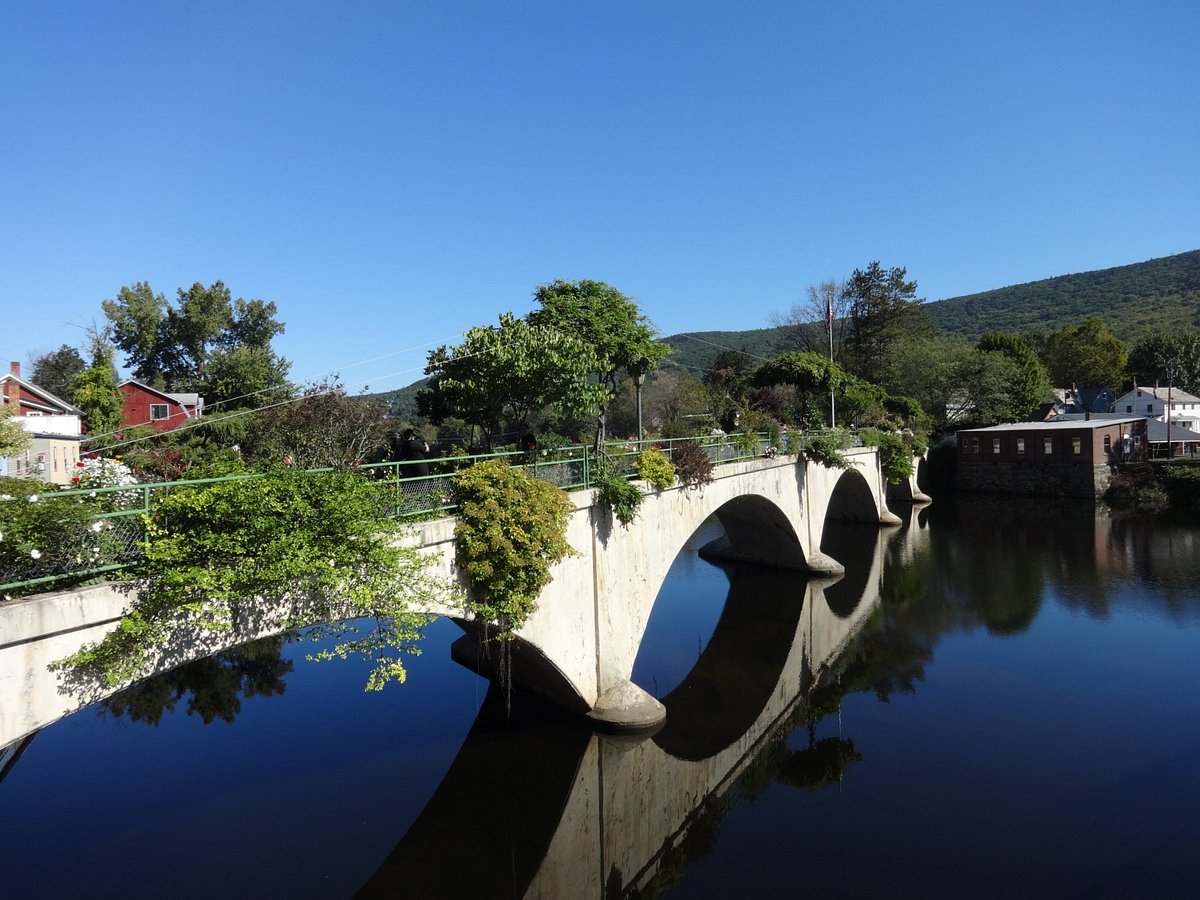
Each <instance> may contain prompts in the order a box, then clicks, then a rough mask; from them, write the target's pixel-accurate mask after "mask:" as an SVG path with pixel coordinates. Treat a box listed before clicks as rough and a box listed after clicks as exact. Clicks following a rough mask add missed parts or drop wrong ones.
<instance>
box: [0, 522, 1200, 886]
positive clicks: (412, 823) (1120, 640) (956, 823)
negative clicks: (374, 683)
mask: <svg viewBox="0 0 1200 900" xmlns="http://www.w3.org/2000/svg"><path fill="white" fill-rule="evenodd" d="M824 549H825V550H826V552H828V553H830V554H831V555H832V556H834V557H835V558H837V559H839V560H842V561H844V562H846V563H847V570H848V571H847V577H846V579H845V580H843V581H842V582H839V583H838V584H835V585H826V584H821V585H817V586H814V585H810V584H808V583H806V582H805V581H804V580H803V579H799V578H797V577H795V576H794V575H790V574H786V573H778V572H764V571H762V570H751V569H729V570H723V569H720V568H716V567H714V566H711V565H709V564H707V563H704V562H702V561H700V560H698V559H697V558H696V556H695V554H694V553H691V552H684V553H681V555H680V557H679V559H678V560H677V561H676V564H675V567H674V568H673V569H672V573H671V576H670V577H669V579H668V581H667V583H666V584H665V585H664V587H663V589H662V592H661V594H660V599H659V602H658V604H657V605H656V607H655V610H654V614H653V617H652V619H651V622H650V625H649V628H648V630H647V637H646V642H645V643H644V645H643V650H642V652H641V654H640V656H639V658H638V662H637V665H636V667H635V672H634V680H635V681H636V682H637V683H638V684H640V685H642V686H643V687H645V688H646V689H647V690H649V691H651V692H652V693H654V694H655V695H656V696H659V697H662V698H664V702H666V704H667V707H668V724H667V726H666V727H665V728H664V729H663V731H662V732H660V733H659V734H658V735H655V736H654V738H652V739H649V740H647V741H643V742H641V743H638V744H630V745H623V744H622V743H620V742H615V741H609V740H607V739H599V738H596V737H594V736H593V735H592V734H591V733H590V732H589V731H588V730H587V729H585V728H582V727H581V726H580V725H579V724H578V723H576V722H574V721H563V720H562V719H561V718H559V717H558V716H556V715H555V714H553V712H552V711H546V710H543V709H539V708H538V707H537V706H536V705H534V704H527V703H521V702H519V701H518V702H517V703H516V707H515V709H514V710H513V713H512V718H511V719H509V718H508V713H507V712H506V710H505V703H504V698H503V697H502V696H499V695H498V693H497V692H495V691H490V690H489V686H488V683H487V682H486V681H484V680H482V679H480V678H478V677H477V676H476V675H474V674H472V673H471V672H469V671H467V670H466V669H464V668H462V667H460V666H458V665H456V664H455V663H453V662H451V661H450V659H449V651H448V647H449V643H450V642H451V641H452V640H453V639H454V638H456V637H457V636H458V635H459V634H460V632H459V631H458V629H457V628H456V627H455V626H454V625H453V624H452V623H450V622H448V621H444V620H443V621H438V622H435V623H433V624H432V625H431V626H430V627H429V629H428V632H427V636H426V638H425V641H424V651H425V652H424V653H423V654H422V655H421V656H419V657H416V658H413V659H411V660H410V661H409V664H408V668H409V673H410V674H409V680H408V683H407V684H405V685H402V686H391V687H389V688H387V689H386V690H384V691H383V692H381V693H364V692H363V690H362V685H363V683H364V681H365V678H366V671H365V669H364V667H362V666H360V665H357V664H354V663H351V662H346V663H309V662H306V661H305V659H304V655H305V653H306V652H310V651H311V646H310V645H307V644H304V643H298V642H295V641H292V640H290V639H288V638H286V637H280V638H276V639H268V640H266V641H261V642H257V643H255V644H253V645H248V646H247V647H245V648H241V649H239V650H237V651H231V652H229V653H226V654H223V655H221V656H218V657H215V658H213V659H210V660H205V661H202V662H200V663H197V664H193V665H192V666H189V667H184V668H182V669H179V670H176V671H175V672H172V673H167V675H165V676H161V677H159V678H157V679H153V680H151V681H150V682H147V683H145V684H143V685H140V686H138V687H137V688H135V689H134V690H132V691H129V692H126V693H125V694H123V695H118V696H117V697H114V698H112V699H111V700H110V701H108V702H107V703H105V704H101V705H99V706H96V707H91V708H89V709H86V710H83V711H82V712H80V713H78V714H76V715H73V716H71V717H69V718H67V719H64V720H62V721H60V722H58V723H56V724H54V725H52V726H50V727H48V728H45V729H43V730H42V731H41V732H39V733H38V734H36V735H35V736H34V737H33V739H32V740H31V741H30V742H29V743H28V745H27V746H25V747H24V749H23V752H22V753H21V755H20V756H19V757H17V758H16V759H15V761H14V760H11V759H10V761H9V763H8V764H7V768H6V769H5V770H4V774H3V777H2V780H0V840H2V842H3V843H2V844H0V896H4V897H184V896H186V897H193V896H231V897H242V896H258V897H344V896H351V895H354V894H355V893H356V892H360V891H361V892H362V893H364V894H366V895H382V896H399V895H404V896H410V897H426V896H471V897H487V896H523V895H537V896H563V897H569V896H595V897H603V896H620V895H622V894H625V895H640V896H657V895H665V896H670V897H783V896H800V895H807V896H815V897H829V896H839V897H845V896H863V897H869V896H881V895H895V896H914V897H915V896H921V897H925V896H946V897H951V896H955V897H961V896H996V897H1013V896H1052V897H1098V896H1105V897H1130V896H1142V897H1148V896H1172V897H1174V896H1180V897H1184V896H1195V895H1198V894H1200V875H1198V874H1197V873H1200V851H1198V849H1197V848H1198V846H1200V697H1198V695H1197V680H1198V677H1200V527H1195V526H1185V525H1177V524H1175V525H1169V524H1162V523H1158V524H1150V523H1145V522H1123V521H1113V520H1111V519H1108V518H1106V517H1097V516H1096V515H1095V514H1094V512H1093V511H1092V510H1091V508H1090V507H1083V508H1080V507H1069V506H1067V507H1046V506H1044V505H1033V506H1021V507H1016V506H1014V505H1013V504H1010V503H1003V504H1002V503H996V502H992V501H985V500H982V501H972V502H960V503H958V504H957V505H956V504H953V503H948V502H938V503H937V504H935V505H934V506H932V507H930V508H929V509H927V510H925V511H922V512H920V513H919V514H914V515H912V516H911V517H910V522H909V524H908V525H906V526H905V527H904V528H903V529H900V530H892V531H888V532H879V531H878V530H877V529H874V528H866V529H864V528H862V527H857V528H852V527H845V528H832V527H831V528H830V529H829V534H828V535H827V540H826V543H825V545H824ZM834 644H836V645H838V646H839V647H840V648H841V652H840V653H838V654H837V655H836V656H834V655H831V654H828V653H826V650H825V649H823V648H827V647H830V646H833V645H834ZM706 779H707V780H706ZM699 785H707V786H704V787H699Z"/></svg>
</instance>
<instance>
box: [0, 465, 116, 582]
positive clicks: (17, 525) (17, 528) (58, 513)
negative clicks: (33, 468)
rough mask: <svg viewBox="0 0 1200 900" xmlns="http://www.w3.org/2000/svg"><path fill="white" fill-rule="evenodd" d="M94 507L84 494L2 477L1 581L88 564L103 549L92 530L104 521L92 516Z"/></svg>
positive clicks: (0, 504)
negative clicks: (58, 491)
mask: <svg viewBox="0 0 1200 900" xmlns="http://www.w3.org/2000/svg"><path fill="white" fill-rule="evenodd" d="M98 511H99V508H98V506H97V504H96V503H94V502H89V500H88V498H86V497H81V496H78V495H76V496H70V495H68V496H64V497H58V496H55V490H54V488H53V487H51V486H49V485H46V484H42V483H40V482H34V481H28V480H24V479H16V478H2V479H0V583H8V582H12V581H24V580H26V579H30V578H40V577H43V576H46V575H53V574H58V573H60V572H69V571H72V570H73V569H79V568H86V567H91V566H92V565H93V564H94V560H95V559H96V558H97V557H98V556H99V555H100V552H101V551H100V548H99V547H98V544H99V536H98V533H97V531H94V530H93V525H96V526H97V528H101V527H102V526H100V525H98V523H94V522H93V519H94V517H95V514H96V513H97V512H98ZM33 590H37V588H33ZM9 593H14V594H15V593H16V592H12V591H10V592H9Z"/></svg>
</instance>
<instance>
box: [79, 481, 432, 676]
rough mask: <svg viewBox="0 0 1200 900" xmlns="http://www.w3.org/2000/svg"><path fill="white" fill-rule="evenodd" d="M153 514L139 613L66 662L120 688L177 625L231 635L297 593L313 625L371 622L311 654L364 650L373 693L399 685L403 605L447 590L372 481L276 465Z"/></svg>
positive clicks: (405, 632)
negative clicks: (246, 616)
mask: <svg viewBox="0 0 1200 900" xmlns="http://www.w3.org/2000/svg"><path fill="white" fill-rule="evenodd" d="M146 520H147V522H146V524H147V527H148V531H149V538H148V540H147V541H146V543H145V544H144V557H143V559H142V560H141V561H140V562H139V563H138V564H137V565H136V566H135V567H134V570H133V574H134V576H135V578H136V579H137V580H138V582H139V586H138V592H137V596H136V599H135V601H134V603H133V607H132V609H131V610H130V612H129V613H127V614H126V615H125V616H124V617H122V619H121V622H120V624H119V625H118V627H117V629H116V630H115V631H114V632H112V633H111V634H110V635H108V636H107V637H106V638H105V639H104V640H103V641H101V642H100V643H99V644H90V645H87V646H85V647H84V648H83V649H82V650H80V651H79V652H78V653H76V654H74V655H73V656H71V657H68V658H67V659H66V660H62V661H60V664H61V665H63V666H70V667H75V668H82V669H85V670H91V671H94V672H95V673H97V674H98V675H99V676H101V677H102V678H103V679H104V680H105V681H106V682H107V683H108V684H110V685H115V684H119V683H121V682H123V681H125V680H128V679H129V678H131V677H134V676H136V675H138V674H139V673H140V672H141V670H142V669H143V668H144V666H145V665H146V664H147V663H149V662H150V661H152V659H153V657H154V654H155V653H156V652H157V651H158V648H159V647H160V646H161V645H162V644H163V643H164V642H166V641H168V640H169V639H170V637H171V635H172V634H173V633H174V632H175V629H177V628H179V627H181V626H186V627H188V628H201V629H205V630H225V629H227V628H229V627H230V624H231V622H232V621H233V618H234V616H235V614H236V613H237V611H238V610H239V609H247V610H255V609H259V608H260V606H258V605H257V604H261V603H262V601H264V600H272V599H276V600H289V599H296V600H300V601H302V602H303V603H304V604H305V612H304V614H305V615H306V616H307V617H309V621H313V620H315V621H318V622H320V621H325V622H339V621H341V620H345V619H353V618H355V617H369V618H371V619H372V620H374V622H373V630H372V631H371V632H369V633H368V634H366V635H365V636H363V635H360V634H359V633H358V632H357V629H356V627H355V626H354V625H353V624H349V623H348V624H343V625H331V626H329V627H328V631H332V632H334V633H336V635H337V636H338V637H339V638H341V639H342V642H341V643H339V644H338V645H337V646H335V647H334V648H333V649H332V650H326V651H323V652H322V653H320V654H317V656H316V658H329V657H333V656H337V657H345V656H346V655H348V654H350V653H361V654H363V655H364V656H365V657H367V658H369V659H371V660H372V662H373V663H374V669H373V671H372V673H371V675H370V677H369V679H368V683H367V687H368V688H370V689H378V688H380V687H382V686H383V685H384V684H385V683H386V682H387V681H389V680H391V679H393V678H396V679H400V680H403V677H404V668H403V665H402V664H401V662H400V659H399V656H398V655H396V652H398V651H400V650H401V649H405V648H407V647H410V646H411V642H412V640H414V639H415V637H416V635H417V632H416V625H417V622H418V618H417V617H416V616H414V615H413V614H411V613H410V612H409V611H408V605H409V603H410V601H411V600H413V599H415V598H417V597H420V598H421V599H429V598H431V596H432V595H433V594H435V593H438V592H439V591H440V588H439V587H438V586H437V585H436V583H435V582H434V581H433V579H432V578H430V577H428V576H427V575H426V574H425V573H426V568H427V561H426V560H425V559H424V558H423V557H421V556H419V555H418V554H417V552H416V551H415V550H412V549H408V548H402V547H399V546H397V545H396V544H397V541H396V538H397V531H398V526H397V525H396V524H395V523H393V522H392V521H391V520H390V519H388V518H387V517H386V516H385V515H384V513H383V511H382V509H381V506H380V502H379V500H378V498H377V496H376V488H375V486H374V485H373V484H372V483H371V482H370V481H369V480H368V479H367V478H365V477H363V476H361V475H357V474H352V473H346V472H326V473H301V472H295V471H292V470H288V469H280V470H276V471H272V472H271V473H269V474H267V475H265V476H263V477H259V478H253V479H244V480H237V481H227V482H217V483H215V484H206V485H194V486H190V487H180V488H176V489H174V490H172V491H171V492H170V493H169V494H166V495H165V496H162V497H161V499H159V501H158V502H157V503H156V504H155V506H154V508H153V510H152V513H151V515H149V516H147V517H146ZM246 604H251V605H250V606H247V605H246ZM297 624H298V623H297ZM350 634H353V635H354V636H353V637H347V635H350ZM394 651H395V652H394Z"/></svg>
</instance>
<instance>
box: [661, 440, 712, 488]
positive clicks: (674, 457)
mask: <svg viewBox="0 0 1200 900" xmlns="http://www.w3.org/2000/svg"><path fill="white" fill-rule="evenodd" d="M671 462H673V463H674V464H675V474H676V475H677V476H678V477H679V480H680V482H681V483H683V484H686V485H690V486H693V487H695V486H699V485H702V484H711V483H712V480H713V464H712V461H711V460H710V459H709V458H708V454H707V453H706V452H705V451H704V448H703V447H701V446H700V443H699V441H692V440H684V441H676V442H675V443H674V444H672V445H671Z"/></svg>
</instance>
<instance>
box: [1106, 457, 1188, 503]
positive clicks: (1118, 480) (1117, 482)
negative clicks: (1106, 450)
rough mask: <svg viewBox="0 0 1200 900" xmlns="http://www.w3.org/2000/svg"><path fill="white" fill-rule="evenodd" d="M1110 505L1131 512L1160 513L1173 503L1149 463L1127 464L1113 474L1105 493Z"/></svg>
mask: <svg viewBox="0 0 1200 900" xmlns="http://www.w3.org/2000/svg"><path fill="white" fill-rule="evenodd" d="M1104 502H1105V503H1107V504H1108V505H1109V506H1110V507H1112V508H1113V509H1116V510H1121V511H1123V512H1131V513H1146V514H1153V513H1160V512H1163V511H1165V510H1166V509H1167V507H1169V506H1170V505H1171V497H1170V496H1169V495H1168V493H1167V491H1166V490H1165V489H1164V488H1163V485H1162V484H1161V483H1160V482H1159V480H1158V478H1156V477H1155V472H1154V467H1152V466H1149V465H1140V466H1126V467H1124V468H1122V469H1121V471H1119V472H1117V473H1116V474H1115V475H1113V478H1112V482H1111V483H1110V484H1109V487H1108V490H1107V491H1106V492H1105V494H1104Z"/></svg>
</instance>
